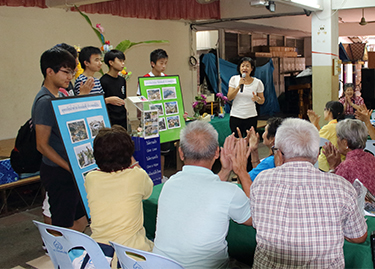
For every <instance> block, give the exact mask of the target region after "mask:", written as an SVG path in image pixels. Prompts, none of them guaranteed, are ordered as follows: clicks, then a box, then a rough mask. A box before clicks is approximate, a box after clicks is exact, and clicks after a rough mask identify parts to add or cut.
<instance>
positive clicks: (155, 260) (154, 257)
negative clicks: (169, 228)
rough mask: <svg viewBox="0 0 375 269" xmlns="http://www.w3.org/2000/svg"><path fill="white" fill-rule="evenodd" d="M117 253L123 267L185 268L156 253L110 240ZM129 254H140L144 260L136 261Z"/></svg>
mask: <svg viewBox="0 0 375 269" xmlns="http://www.w3.org/2000/svg"><path fill="white" fill-rule="evenodd" d="M109 243H110V244H111V245H112V246H113V248H114V249H115V252H116V254H117V258H118V260H119V262H120V265H121V268H137V269H154V268H168V269H183V267H182V266H181V265H180V264H179V263H178V262H176V261H174V260H172V259H169V258H166V257H163V256H160V255H158V254H155V253H151V252H147V251H143V250H139V249H134V248H130V247H125V246H123V245H120V244H117V243H115V242H109ZM128 253H129V254H134V255H136V256H138V257H139V256H140V258H143V259H144V261H136V260H134V259H133V258H131V257H129V255H128Z"/></svg>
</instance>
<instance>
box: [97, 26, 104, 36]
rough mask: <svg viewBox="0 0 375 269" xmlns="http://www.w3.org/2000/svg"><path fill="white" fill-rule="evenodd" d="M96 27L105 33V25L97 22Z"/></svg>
mask: <svg viewBox="0 0 375 269" xmlns="http://www.w3.org/2000/svg"><path fill="white" fill-rule="evenodd" d="M96 28H98V30H99V32H100V33H101V34H104V27H103V26H101V25H100V23H97V24H96Z"/></svg>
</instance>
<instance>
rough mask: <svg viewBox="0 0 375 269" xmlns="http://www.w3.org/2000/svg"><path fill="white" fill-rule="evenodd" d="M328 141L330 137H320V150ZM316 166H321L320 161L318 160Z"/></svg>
mask: <svg viewBox="0 0 375 269" xmlns="http://www.w3.org/2000/svg"><path fill="white" fill-rule="evenodd" d="M326 143H329V140H328V139H325V138H323V137H321V138H320V141H319V151H320V149H321V148H322V147H323V146H324V145H325V144H326ZM314 166H315V167H316V168H319V162H318V161H316V163H315V164H314Z"/></svg>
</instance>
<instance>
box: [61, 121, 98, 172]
mask: <svg viewBox="0 0 375 269" xmlns="http://www.w3.org/2000/svg"><path fill="white" fill-rule="evenodd" d="M66 125H67V128H68V133H69V136H70V141H71V143H72V145H73V150H74V155H75V159H76V160H77V163H78V166H79V167H80V169H84V168H86V167H89V166H91V165H94V164H95V158H94V150H93V148H92V143H91V139H94V138H95V137H96V135H97V134H98V133H99V130H100V129H101V128H104V127H105V124H104V119H103V116H101V115H99V116H94V117H87V118H86V119H78V120H74V121H68V122H67V123H66ZM74 144H76V146H75V145H74ZM95 169H96V166H95V168H93V169H91V170H89V171H86V172H84V173H83V174H82V176H83V178H84V179H85V178H86V174H88V173H89V172H91V171H92V170H95Z"/></svg>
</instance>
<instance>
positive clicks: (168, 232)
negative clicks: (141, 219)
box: [153, 121, 251, 268]
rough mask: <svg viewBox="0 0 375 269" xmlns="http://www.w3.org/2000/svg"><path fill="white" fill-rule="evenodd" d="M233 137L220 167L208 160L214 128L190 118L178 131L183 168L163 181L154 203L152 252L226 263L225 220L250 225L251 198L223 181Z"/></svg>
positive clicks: (189, 261) (215, 151)
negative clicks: (154, 216) (189, 121)
mask: <svg viewBox="0 0 375 269" xmlns="http://www.w3.org/2000/svg"><path fill="white" fill-rule="evenodd" d="M234 141H235V138H234V136H233V135H231V136H229V137H227V139H226V140H225V143H224V148H222V150H221V158H220V159H221V163H222V169H221V171H220V172H219V174H218V175H215V174H214V173H213V172H212V171H211V168H212V165H213V164H214V162H215V160H216V159H217V158H218V157H219V154H220V153H219V152H220V151H219V144H218V134H217V132H216V130H215V129H214V128H213V127H212V125H211V124H209V123H207V122H203V121H195V122H192V123H189V124H188V125H187V126H186V127H185V128H184V129H183V130H182V131H181V134H180V148H179V154H180V157H181V160H183V161H184V167H183V168H182V171H180V172H178V173H177V174H175V175H173V176H172V177H171V178H170V179H169V180H168V181H167V182H166V183H165V185H164V186H163V189H162V191H161V193H160V197H159V203H158V214H157V222H156V238H155V245H154V249H153V252H154V253H157V254H160V255H162V256H165V257H169V258H171V259H173V260H176V261H177V262H179V263H180V264H181V265H182V266H183V267H184V268H228V266H230V265H229V263H230V260H229V258H228V251H227V242H226V240H225V238H226V235H227V233H228V227H229V220H230V219H233V220H234V221H236V222H237V223H242V224H245V225H251V214H250V206H249V198H248V197H247V196H246V195H245V193H244V192H243V191H242V190H241V189H240V188H239V187H238V186H236V185H234V184H232V183H229V182H224V181H226V179H227V177H228V176H229V173H230V171H231V170H232V162H231V158H230V156H229V154H230V152H231V151H232V150H233V148H234Z"/></svg>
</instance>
